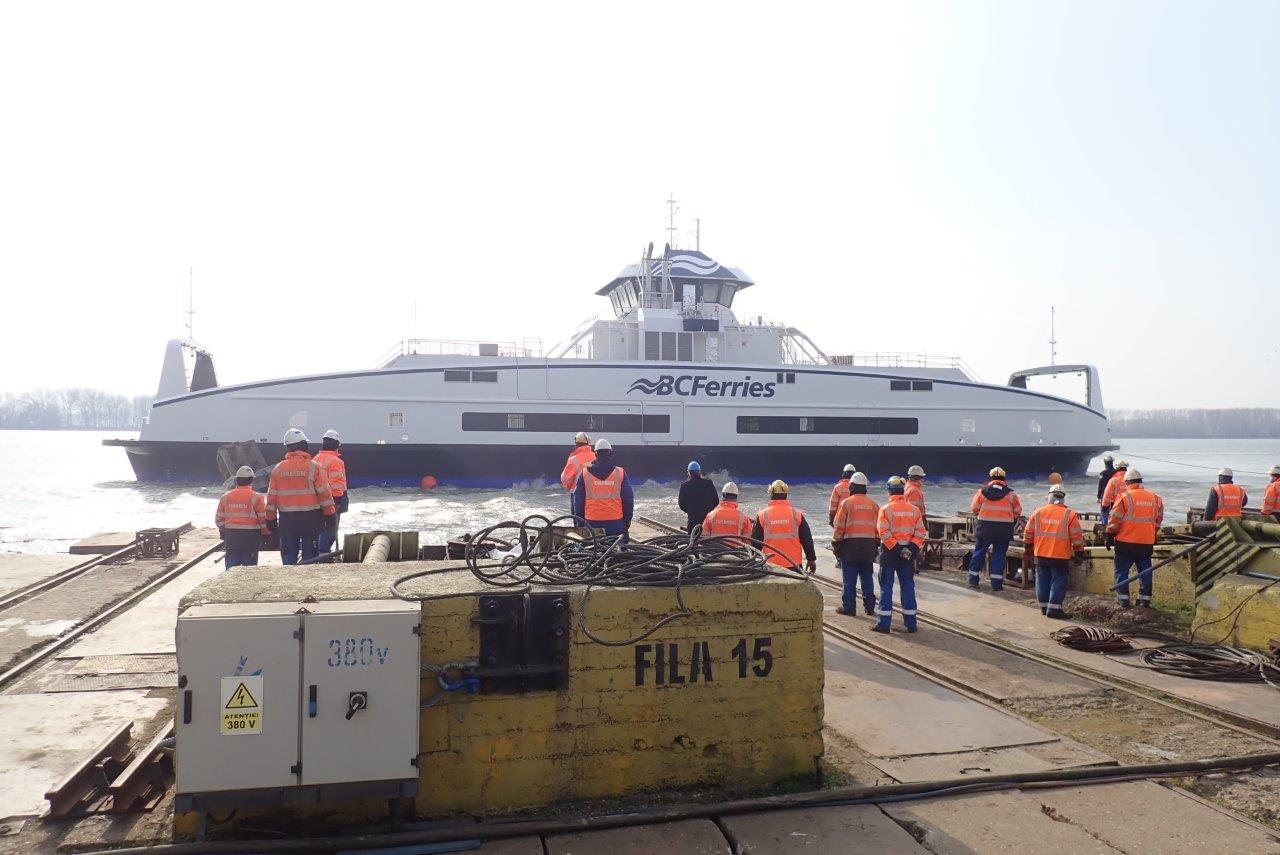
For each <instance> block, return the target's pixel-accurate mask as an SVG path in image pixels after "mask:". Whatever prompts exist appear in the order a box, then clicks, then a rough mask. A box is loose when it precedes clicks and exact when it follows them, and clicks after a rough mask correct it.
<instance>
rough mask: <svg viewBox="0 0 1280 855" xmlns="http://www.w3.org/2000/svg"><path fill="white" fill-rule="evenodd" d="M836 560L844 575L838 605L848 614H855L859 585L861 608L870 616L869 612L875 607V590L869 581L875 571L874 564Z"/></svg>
mask: <svg viewBox="0 0 1280 855" xmlns="http://www.w3.org/2000/svg"><path fill="white" fill-rule="evenodd" d="M836 560H837V562H838V563H839V564H840V572H841V573H842V574H843V575H844V593H843V595H842V596H841V598H840V605H841V606H843V607H844V610H845V611H846V612H849V613H850V614H853V613H855V612H857V611H858V585H859V584H861V585H862V607H863V609H864V610H865V611H866V612H867V614H871V610H872V609H874V608H875V607H876V590H875V587H874V586H873V583H872V581H871V579H872V576H873V575H874V571H875V564H874V562H871V561H846V560H844V559H843V558H839V559H836Z"/></svg>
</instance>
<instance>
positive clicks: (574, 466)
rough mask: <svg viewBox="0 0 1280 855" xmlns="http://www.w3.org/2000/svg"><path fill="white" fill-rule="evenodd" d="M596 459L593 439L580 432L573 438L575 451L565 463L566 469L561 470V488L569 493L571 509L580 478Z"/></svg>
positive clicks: (571, 452) (570, 453)
mask: <svg viewBox="0 0 1280 855" xmlns="http://www.w3.org/2000/svg"><path fill="white" fill-rule="evenodd" d="M595 459H596V453H595V452H594V451H592V450H591V437H589V436H587V435H586V434H585V433H583V432H582V431H578V432H577V434H575V435H574V437H573V451H570V452H569V459H568V460H566V461H565V462H564V469H562V470H560V486H561V487H564V489H565V491H566V492H568V493H569V504H570V506H571V507H572V505H573V491H574V488H575V487H577V486H578V476H579V475H581V474H582V470H583V469H585V468H586V467H587V466H588V465H590V463H591V462H592V461H593V460H595Z"/></svg>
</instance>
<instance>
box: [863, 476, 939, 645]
mask: <svg viewBox="0 0 1280 855" xmlns="http://www.w3.org/2000/svg"><path fill="white" fill-rule="evenodd" d="M906 486H907V482H906V481H905V480H904V479H902V478H900V477H898V476H897V475H894V476H893V477H892V478H890V479H889V484H888V487H889V502H888V504H886V505H885V506H884V507H883V508H881V509H880V513H879V515H878V516H877V517H876V534H877V535H878V536H879V538H880V603H879V605H878V606H876V622H875V625H874V626H872V627H871V631H872V632H888V631H889V624H890V623H891V622H892V621H893V581H894V577H895V576H897V580H898V600H899V602H900V603H901V604H902V623H903V624H904V625H905V626H906V627H907V632H915V631H916V577H915V569H916V568H915V563H916V556H917V555H919V554H920V550H921V548H922V547H923V546H924V539H925V534H926V533H925V529H924V516H922V515H921V513H920V510H919V509H918V508H917V507H916V506H915V505H913V504H911V503H910V502H908V501H907V497H906V496H905V495H903V493H904V491H905V490H906Z"/></svg>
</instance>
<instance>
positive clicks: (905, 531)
mask: <svg viewBox="0 0 1280 855" xmlns="http://www.w3.org/2000/svg"><path fill="white" fill-rule="evenodd" d="M876 532H877V534H878V535H879V536H880V542H881V543H882V544H883V545H884V548H885V549H893V548H894V547H897V546H899V545H901V544H904V543H914V544H915V545H916V546H924V539H925V538H926V537H928V536H929V533H928V532H926V531H925V529H924V516H923V515H922V514H921V513H920V509H919V508H917V507H916V506H915V505H913V504H911V503H910V502H908V501H907V497H906V496H904V495H902V494H896V495H890V496H889V503H888V504H887V505H885V506H884V507H883V508H881V509H880V516H879V517H878V518H877V519H876Z"/></svg>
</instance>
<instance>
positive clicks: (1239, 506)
mask: <svg viewBox="0 0 1280 855" xmlns="http://www.w3.org/2000/svg"><path fill="white" fill-rule="evenodd" d="M1234 474H1235V473H1233V472H1232V471H1231V470H1230V469H1228V468H1227V467H1225V466H1224V467H1222V468H1221V469H1219V470H1218V483H1217V484H1214V485H1213V489H1212V490H1210V491H1209V500H1208V501H1207V502H1205V504H1204V518H1205V519H1206V520H1216V519H1219V518H1221V517H1239V516H1244V506H1245V505H1247V504H1249V496H1248V495H1247V494H1246V493H1245V491H1244V487H1241V486H1239V485H1238V484H1235V483H1232V477H1233V476H1234Z"/></svg>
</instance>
